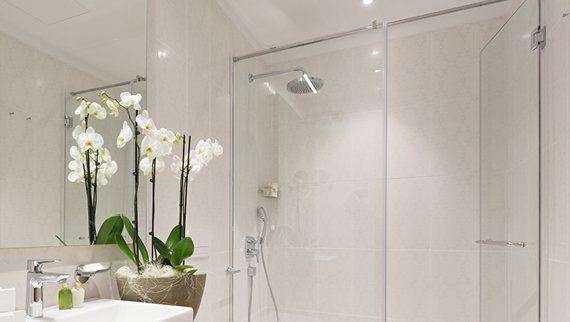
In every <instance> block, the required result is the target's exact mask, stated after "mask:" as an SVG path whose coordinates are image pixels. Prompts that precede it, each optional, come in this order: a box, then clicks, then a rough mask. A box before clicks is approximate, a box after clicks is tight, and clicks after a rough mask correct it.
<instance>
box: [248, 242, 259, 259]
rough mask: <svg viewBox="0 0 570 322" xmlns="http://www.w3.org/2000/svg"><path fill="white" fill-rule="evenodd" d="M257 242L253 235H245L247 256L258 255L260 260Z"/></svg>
mask: <svg viewBox="0 0 570 322" xmlns="http://www.w3.org/2000/svg"><path fill="white" fill-rule="evenodd" d="M257 244H258V241H257V240H255V238H253V237H251V236H247V237H245V258H253V257H256V258H257V260H259V257H257V255H258V252H259V251H258V250H257V247H256V245H257Z"/></svg>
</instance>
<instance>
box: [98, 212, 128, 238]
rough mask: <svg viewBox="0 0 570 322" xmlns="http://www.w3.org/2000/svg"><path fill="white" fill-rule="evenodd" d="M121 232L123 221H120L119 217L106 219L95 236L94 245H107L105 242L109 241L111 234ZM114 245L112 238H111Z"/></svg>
mask: <svg viewBox="0 0 570 322" xmlns="http://www.w3.org/2000/svg"><path fill="white" fill-rule="evenodd" d="M122 231H123V219H121V215H115V216H111V217H109V218H107V220H105V221H104V222H103V224H102V225H101V228H99V233H98V234H97V239H96V240H95V245H102V244H107V241H108V240H110V239H109V236H110V235H111V234H112V233H119V234H120V233H121V232H122ZM111 240H113V242H111V244H113V243H114V238H111Z"/></svg>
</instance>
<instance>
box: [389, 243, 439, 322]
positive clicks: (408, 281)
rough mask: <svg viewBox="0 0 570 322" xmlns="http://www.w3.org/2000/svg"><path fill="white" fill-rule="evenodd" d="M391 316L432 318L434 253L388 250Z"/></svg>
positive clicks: (403, 318)
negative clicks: (431, 287) (431, 271)
mask: <svg viewBox="0 0 570 322" xmlns="http://www.w3.org/2000/svg"><path fill="white" fill-rule="evenodd" d="M387 261H388V272H387V275H388V285H387V299H386V300H387V310H388V311H387V316H388V318H389V319H398V320H413V321H429V320H430V308H431V304H430V302H431V300H430V284H431V283H430V254H429V253H428V252H422V251H395V250H394V251H388V258H387Z"/></svg>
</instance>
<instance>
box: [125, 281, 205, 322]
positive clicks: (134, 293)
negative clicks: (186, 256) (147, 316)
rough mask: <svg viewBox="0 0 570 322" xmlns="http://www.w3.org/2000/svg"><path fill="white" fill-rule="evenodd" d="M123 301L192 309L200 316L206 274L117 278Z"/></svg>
mask: <svg viewBox="0 0 570 322" xmlns="http://www.w3.org/2000/svg"><path fill="white" fill-rule="evenodd" d="M117 286H118V288H119V295H120V296H121V300H126V301H135V302H145V303H155V304H166V305H177V306H186V307H191V308H192V309H193V310H194V318H196V314H198V309H199V308H200V302H202V295H203V294H204V287H205V286H206V273H201V272H198V273H196V274H194V275H183V276H176V277H142V276H137V277H122V276H117Z"/></svg>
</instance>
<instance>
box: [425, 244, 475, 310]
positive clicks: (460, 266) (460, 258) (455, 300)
mask: <svg viewBox="0 0 570 322" xmlns="http://www.w3.org/2000/svg"><path fill="white" fill-rule="evenodd" d="M431 256H432V258H431V285H430V289H431V293H430V296H431V319H432V320H435V321H474V315H475V312H474V307H473V302H474V300H475V293H474V291H475V275H474V274H473V269H474V265H473V263H474V260H475V258H474V257H475V254H474V253H473V252H433V253H432V254H431Z"/></svg>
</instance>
